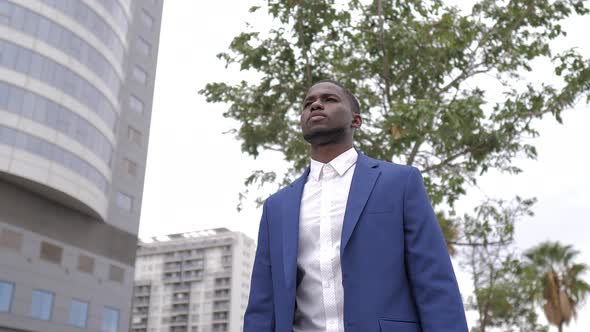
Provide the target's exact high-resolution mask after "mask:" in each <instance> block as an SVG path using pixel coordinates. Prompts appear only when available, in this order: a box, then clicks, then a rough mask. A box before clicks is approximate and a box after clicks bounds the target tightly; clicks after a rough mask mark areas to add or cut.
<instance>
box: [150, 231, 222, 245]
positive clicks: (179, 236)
mask: <svg viewBox="0 0 590 332" xmlns="http://www.w3.org/2000/svg"><path fill="white" fill-rule="evenodd" d="M230 232H231V231H230V230H229V229H227V228H225V227H220V228H213V229H205V230H199V231H192V232H185V233H176V234H168V235H158V236H153V237H149V238H143V239H140V242H139V245H150V244H155V243H163V242H169V241H177V240H186V239H194V238H199V237H206V236H212V235H219V234H224V233H230Z"/></svg>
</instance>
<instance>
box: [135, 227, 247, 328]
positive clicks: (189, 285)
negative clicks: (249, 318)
mask: <svg viewBox="0 0 590 332" xmlns="http://www.w3.org/2000/svg"><path fill="white" fill-rule="evenodd" d="M255 250H256V246H255V243H254V240H252V239H250V238H249V237H247V236H246V235H244V234H242V233H240V232H232V231H229V230H228V229H226V228H217V229H211V230H202V231H197V232H189V233H182V234H172V235H166V236H161V237H156V238H152V239H148V240H144V241H142V242H140V244H139V249H138V252H137V261H136V270H135V287H134V297H133V312H132V323H131V331H132V332H238V331H242V329H243V325H242V324H243V320H244V311H245V310H246V305H247V303H248V294H249V292H250V274H251V271H252V265H253V262H254V254H255Z"/></svg>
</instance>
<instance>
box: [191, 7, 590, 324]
mask: <svg viewBox="0 0 590 332" xmlns="http://www.w3.org/2000/svg"><path fill="white" fill-rule="evenodd" d="M344 3H345V4H344V5H342V4H341V3H336V2H335V1H334V0H323V1H316V0H297V1H294V0H267V1H264V2H262V1H261V5H260V6H254V7H252V8H251V9H250V12H257V11H263V10H265V11H266V12H267V14H268V15H269V16H270V17H271V18H272V19H273V26H272V28H271V29H270V30H269V31H256V30H252V31H246V32H242V33H240V34H239V35H238V36H236V37H235V38H234V39H233V41H232V42H231V44H230V46H229V50H228V51H227V52H223V53H220V54H219V55H218V58H219V59H221V60H223V61H224V62H225V64H226V66H232V67H237V68H239V69H240V70H242V71H248V72H253V73H256V75H257V77H259V80H257V81H253V82H245V81H241V82H238V83H228V82H212V83H209V84H207V85H206V86H205V87H204V89H202V90H201V91H200V93H201V94H203V95H204V96H205V97H206V99H207V101H208V102H212V103H225V104H227V105H228V110H227V111H226V112H225V113H224V114H223V115H224V116H225V117H227V118H231V119H234V120H237V122H238V123H239V128H236V130H235V135H236V138H237V139H238V140H239V141H240V142H241V144H242V145H241V147H242V151H243V152H245V153H247V154H248V155H250V156H253V157H257V156H258V155H259V153H260V152H261V151H264V150H271V151H278V152H279V153H281V154H282V155H283V156H284V158H285V160H286V161H288V162H289V164H290V165H291V168H290V169H289V170H288V171H287V173H286V174H280V175H279V174H276V173H275V172H274V171H268V170H257V171H255V172H254V173H253V174H252V175H251V176H250V177H249V178H248V179H247V180H246V186H247V187H250V186H252V185H258V186H261V185H264V184H268V183H277V184H284V183H286V182H288V181H289V180H290V179H292V178H293V177H295V176H296V175H298V174H300V173H301V172H302V171H303V169H304V168H305V167H306V166H307V165H308V164H309V154H308V146H307V144H306V143H305V142H304V140H303V139H302V137H301V134H300V129H299V116H300V111H301V109H302V107H301V102H302V101H303V98H304V96H305V94H306V91H307V89H308V88H309V87H310V86H311V85H312V84H313V82H315V81H318V80H321V79H328V78H329V79H335V80H338V81H340V82H341V83H343V84H344V85H346V86H347V87H349V89H350V90H351V91H352V92H353V93H354V94H355V95H356V96H357V98H358V99H359V102H360V105H361V110H362V111H361V114H362V117H363V127H362V128H361V130H359V131H357V132H356V137H355V144H356V147H357V148H358V149H359V150H361V151H362V152H364V153H365V154H367V155H369V156H371V157H374V158H377V159H382V160H393V161H395V162H399V163H404V164H407V165H414V166H416V167H418V168H419V169H421V171H422V172H423V175H424V182H425V185H426V188H427V191H428V193H429V196H430V199H431V201H432V203H433V205H434V207H435V209H436V210H437V217H438V219H439V223H440V225H441V228H442V230H443V233H444V235H445V238H446V239H447V243H448V246H449V252H451V253H454V252H456V251H458V250H459V249H463V250H462V251H461V254H462V258H463V259H464V264H466V266H468V267H469V270H470V272H471V275H472V278H473V282H474V288H475V292H474V295H473V297H472V298H471V300H470V301H469V307H470V308H471V309H473V310H477V312H478V313H479V321H478V326H476V327H474V330H475V331H480V332H485V329H486V328H500V329H502V330H505V331H539V332H540V331H547V327H545V326H540V325H538V324H537V315H536V313H535V310H534V309H535V308H534V303H535V301H534V299H535V298H536V296H538V293H537V290H538V289H539V287H540V286H539V285H540V284H539V279H538V278H537V277H536V276H537V272H538V271H536V270H534V269H533V268H532V267H530V265H528V264H523V263H522V262H521V261H520V260H519V259H518V255H517V254H515V253H514V252H512V247H511V244H512V241H513V234H514V225H515V222H516V221H517V220H518V219H519V218H521V217H523V216H527V215H531V206H532V204H533V203H534V200H523V199H520V198H517V199H516V200H514V201H512V202H506V201H503V200H489V201H486V202H483V203H482V204H481V206H479V207H478V208H477V209H476V210H475V211H474V213H473V215H465V216H463V217H455V215H456V212H455V210H454V204H455V202H456V201H457V200H458V199H459V198H460V197H461V196H462V195H464V194H465V193H466V190H467V188H468V187H469V186H471V185H474V184H476V181H477V178H478V177H479V176H481V175H482V174H485V173H486V172H488V171H489V170H492V169H495V170H499V171H503V172H508V173H519V172H520V169H519V168H518V167H516V166H515V165H514V163H513V161H514V159H515V158H516V157H519V156H524V157H527V158H531V159H534V158H536V156H537V151H536V149H535V146H534V145H533V144H532V143H531V142H532V141H531V140H530V138H532V137H536V136H538V134H539V133H538V132H537V130H536V129H535V126H534V125H535V121H536V120H538V119H541V118H543V117H546V116H551V117H553V118H555V119H556V121H558V122H561V113H562V112H563V111H564V110H567V109H568V108H571V107H572V106H573V105H574V104H576V103H577V102H578V101H580V100H585V102H589V101H590V61H589V59H586V58H584V57H583V56H582V55H580V54H579V53H578V52H577V51H576V50H575V49H568V50H563V51H560V52H557V51H556V50H555V49H554V48H553V47H552V45H553V44H552V43H553V42H554V41H555V40H557V39H559V38H561V37H563V36H565V35H566V31H564V29H563V27H562V25H561V24H562V21H563V20H564V19H566V18H568V17H570V16H573V15H587V14H588V13H589V9H588V8H587V7H586V4H585V2H584V1H581V0H559V1H549V0H519V1H516V0H508V1H496V0H480V1H478V2H476V3H475V4H474V5H473V7H472V10H471V12H470V13H467V14H463V13H461V12H460V11H459V10H458V9H457V8H454V7H451V6H447V5H445V4H444V3H443V1H441V0H427V1H418V0H404V1H401V0H374V1H360V0H352V1H346V2H344ZM541 62H542V63H543V64H544V66H543V68H542V70H544V71H545V73H544V75H542V76H543V77H545V80H544V81H539V80H537V79H531V78H530V77H531V74H532V73H531V71H532V70H533V69H535V70H537V67H535V66H534V64H535V63H536V64H538V63H541ZM545 64H546V65H545ZM483 86H486V87H488V88H487V89H484V88H483ZM244 194H247V190H246V192H245V193H242V194H241V198H245V197H246V196H244ZM572 273H573V272H572Z"/></svg>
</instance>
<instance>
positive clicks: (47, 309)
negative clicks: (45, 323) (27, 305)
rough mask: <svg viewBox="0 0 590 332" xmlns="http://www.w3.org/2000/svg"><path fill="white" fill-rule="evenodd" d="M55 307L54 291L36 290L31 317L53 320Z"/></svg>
mask: <svg viewBox="0 0 590 332" xmlns="http://www.w3.org/2000/svg"><path fill="white" fill-rule="evenodd" d="M52 309H53V293H50V292H47V291H43V290H34V291H33V297H32V301H31V317H33V318H37V319H41V320H51V311H52Z"/></svg>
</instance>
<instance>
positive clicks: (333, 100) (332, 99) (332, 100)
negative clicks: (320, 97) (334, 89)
mask: <svg viewBox="0 0 590 332" xmlns="http://www.w3.org/2000/svg"><path fill="white" fill-rule="evenodd" d="M326 101H330V102H337V101H338V99H336V98H335V97H328V98H326Z"/></svg>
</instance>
